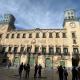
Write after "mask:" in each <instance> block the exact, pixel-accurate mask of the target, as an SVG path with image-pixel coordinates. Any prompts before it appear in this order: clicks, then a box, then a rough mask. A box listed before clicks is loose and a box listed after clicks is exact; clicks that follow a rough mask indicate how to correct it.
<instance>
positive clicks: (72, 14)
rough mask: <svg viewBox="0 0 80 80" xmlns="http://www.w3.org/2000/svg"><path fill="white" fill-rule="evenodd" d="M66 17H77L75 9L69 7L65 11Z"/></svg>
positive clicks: (70, 18)
mask: <svg viewBox="0 0 80 80" xmlns="http://www.w3.org/2000/svg"><path fill="white" fill-rule="evenodd" d="M64 17H65V18H64V19H68V20H73V19H75V18H76V14H75V10H74V9H69V10H66V11H65V12H64Z"/></svg>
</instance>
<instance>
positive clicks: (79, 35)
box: [0, 9, 80, 68]
mask: <svg viewBox="0 0 80 80" xmlns="http://www.w3.org/2000/svg"><path fill="white" fill-rule="evenodd" d="M14 22H15V18H14V16H13V15H11V14H5V15H4V20H3V21H2V22H1V23H0V51H1V53H0V54H1V55H3V54H4V55H7V57H8V60H10V61H11V63H12V66H15V65H17V66H18V65H19V64H20V63H21V62H23V63H24V64H25V63H28V62H29V63H30V65H31V67H33V66H34V65H35V64H36V63H37V64H41V65H42V66H43V68H45V67H48V68H55V67H57V66H58V65H63V66H66V67H72V60H71V59H72V56H73V54H79V53H80V21H79V18H78V17H77V16H76V14H75V10H73V9H70V10H66V11H65V12H64V22H63V28H62V29H40V28H36V29H27V30H17V29H16V28H15V26H14Z"/></svg>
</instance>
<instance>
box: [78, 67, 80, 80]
mask: <svg viewBox="0 0 80 80" xmlns="http://www.w3.org/2000/svg"><path fill="white" fill-rule="evenodd" d="M78 80H80V67H78Z"/></svg>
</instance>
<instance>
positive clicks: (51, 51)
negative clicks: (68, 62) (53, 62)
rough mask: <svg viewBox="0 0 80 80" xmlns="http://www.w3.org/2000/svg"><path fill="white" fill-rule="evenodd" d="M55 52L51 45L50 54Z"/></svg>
mask: <svg viewBox="0 0 80 80" xmlns="http://www.w3.org/2000/svg"><path fill="white" fill-rule="evenodd" d="M53 53H54V49H53V47H49V55H50V54H53Z"/></svg>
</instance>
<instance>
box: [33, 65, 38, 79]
mask: <svg viewBox="0 0 80 80" xmlns="http://www.w3.org/2000/svg"><path fill="white" fill-rule="evenodd" d="M37 72H38V65H37V64H36V65H35V69H34V78H35V77H36V75H37Z"/></svg>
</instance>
